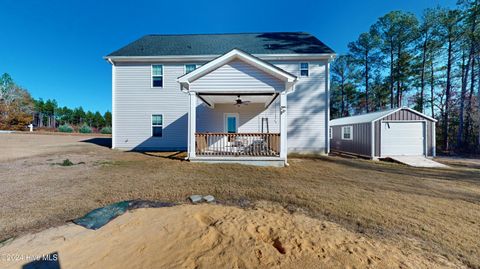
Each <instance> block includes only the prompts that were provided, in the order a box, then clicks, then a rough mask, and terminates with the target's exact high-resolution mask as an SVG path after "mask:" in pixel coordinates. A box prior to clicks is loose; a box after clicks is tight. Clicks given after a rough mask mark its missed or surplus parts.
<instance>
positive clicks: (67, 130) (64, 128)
mask: <svg viewBox="0 0 480 269" xmlns="http://www.w3.org/2000/svg"><path fill="white" fill-rule="evenodd" d="M58 131H59V132H62V133H71V132H73V128H72V126H70V125H68V124H64V125H60V126H58Z"/></svg>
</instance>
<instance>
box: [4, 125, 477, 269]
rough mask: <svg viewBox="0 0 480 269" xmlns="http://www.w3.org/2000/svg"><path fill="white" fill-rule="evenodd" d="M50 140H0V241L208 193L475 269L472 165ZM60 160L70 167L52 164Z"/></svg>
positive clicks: (23, 137) (98, 140) (79, 138)
mask: <svg viewBox="0 0 480 269" xmlns="http://www.w3.org/2000/svg"><path fill="white" fill-rule="evenodd" d="M57 137H58V136H54V135H49V136H48V135H29V134H0V149H3V148H7V153H8V154H7V155H8V156H6V157H5V155H4V156H2V157H0V159H1V160H2V162H1V163H0V227H1V230H0V240H1V239H7V238H9V237H12V236H18V235H20V234H22V233H26V232H31V231H38V230H41V229H44V228H47V227H51V226H55V225H61V224H64V223H65V222H67V221H69V220H71V219H74V218H76V217H79V216H82V215H83V214H85V213H86V212H88V211H90V210H92V209H94V208H97V207H99V206H102V205H106V204H109V203H112V202H115V201H120V200H127V199H150V200H162V201H174V202H185V201H186V197H187V196H189V195H191V194H212V195H214V196H215V197H217V198H218V199H219V200H220V201H222V202H224V203H228V204H248V201H250V202H254V201H257V200H268V201H273V202H277V203H279V204H281V205H283V206H285V207H286V208H287V209H289V210H292V211H294V210H299V211H303V212H305V214H308V215H310V216H313V217H316V218H319V219H324V220H329V221H333V222H336V223H339V224H341V225H342V226H344V227H346V228H347V229H349V230H352V231H355V232H359V233H362V234H364V235H365V236H368V237H372V238H375V239H379V240H386V241H391V242H394V243H395V244H397V245H398V246H399V247H400V249H401V250H402V251H405V252H408V251H412V248H411V246H412V244H413V245H415V247H418V248H421V249H423V251H424V252H425V255H426V256H428V255H429V253H430V254H432V253H436V254H440V255H443V256H445V257H447V258H448V259H449V260H451V261H454V262H458V263H462V264H463V265H466V266H468V267H472V268H480V243H479V242H480V241H479V238H480V237H479V236H480V169H479V168H480V167H478V166H476V165H465V163H462V165H459V160H454V161H452V160H449V159H445V160H444V161H445V162H446V163H449V164H451V165H452V168H450V169H420V168H410V167H406V166H403V165H398V164H393V163H380V162H374V161H366V160H352V159H343V158H338V157H318V158H290V159H289V163H290V166H289V167H287V168H270V167H253V166H244V165H220V164H201V163H189V162H186V161H181V156H178V155H175V154H168V153H135V152H119V151H115V150H110V149H109V148H108V147H104V146H99V145H97V144H98V143H104V144H108V143H106V142H108V141H107V140H108V138H105V137H104V138H90V137H85V136H62V137H61V138H57ZM81 141H86V142H81ZM92 142H94V143H92ZM25 144H27V145H28V147H25V146H22V145H25ZM8 149H10V151H8ZM16 149H18V150H22V153H21V154H16V153H15V152H16ZM23 151H27V153H25V152H23ZM28 152H31V154H29V153H28ZM17 155H18V156H17ZM172 155H173V156H172ZM65 159H69V160H70V161H71V162H72V163H73V165H71V166H62V165H59V163H62V162H63V161H64V160H65Z"/></svg>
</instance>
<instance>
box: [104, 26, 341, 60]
mask: <svg viewBox="0 0 480 269" xmlns="http://www.w3.org/2000/svg"><path fill="white" fill-rule="evenodd" d="M233 48H238V49H241V50H243V51H245V52H247V53H250V54H334V51H333V50H332V49H331V48H329V47H328V46H327V45H325V44H324V43H323V42H321V41H320V40H318V39H317V38H316V37H315V36H313V35H311V34H309V33H304V32H273V33H268V32H267V33H239V34H190V35H146V36H143V37H141V38H140V39H138V40H136V41H134V42H132V43H130V44H128V45H126V46H125V47H123V48H121V49H119V50H117V51H114V52H112V53H110V54H109V55H108V56H107V57H114V56H131V57H135V56H141V57H145V56H173V55H177V56H182V55H184V56H185V55H221V54H224V53H226V52H228V51H230V50H232V49H233Z"/></svg>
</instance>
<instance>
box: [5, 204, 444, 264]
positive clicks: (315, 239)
mask: <svg viewBox="0 0 480 269" xmlns="http://www.w3.org/2000/svg"><path fill="white" fill-rule="evenodd" d="M54 252H57V253H58V257H59V263H60V266H61V268H320V267H321V268H331V267H342V268H349V267H352V268H363V267H374V268H391V267H396V268H399V267H401V268H408V267H411V268H420V267H425V268H432V267H436V266H438V264H437V265H434V264H430V262H429V261H428V260H426V259H424V258H422V257H421V256H420V255H416V254H405V253H402V252H401V251H400V250H398V249H397V248H395V247H393V246H390V245H386V244H383V243H380V242H375V241H373V240H371V239H367V238H365V237H362V236H360V235H357V234H355V233H352V232H349V231H347V230H345V229H343V228H342V227H340V226H339V225H337V224H334V223H330V222H325V221H320V220H316V219H312V218H309V217H306V216H304V215H301V214H290V213H288V212H287V211H285V210H284V209H283V208H281V207H278V206H275V205H272V204H269V203H260V204H257V206H256V208H255V209H248V210H244V209H241V208H236V207H228V206H219V205H181V206H176V207H171V208H149V209H137V210H134V211H132V212H127V213H126V214H124V215H122V216H120V217H118V218H117V219H115V220H113V221H112V222H110V223H109V224H107V225H106V226H104V227H102V228H101V229H99V230H96V231H92V230H87V229H85V228H83V227H80V226H77V225H74V224H69V225H65V226H62V227H58V228H52V229H49V230H46V231H44V232H41V233H38V234H32V235H26V236H24V237H21V238H18V239H15V240H13V241H11V242H9V243H7V244H6V245H5V246H3V247H1V248H0V254H3V255H5V254H8V255H11V254H18V255H43V254H49V253H54ZM26 263H28V262H27V261H25V260H18V261H15V262H12V261H10V262H6V261H5V260H4V259H2V260H0V268H21V267H22V265H25V264H26Z"/></svg>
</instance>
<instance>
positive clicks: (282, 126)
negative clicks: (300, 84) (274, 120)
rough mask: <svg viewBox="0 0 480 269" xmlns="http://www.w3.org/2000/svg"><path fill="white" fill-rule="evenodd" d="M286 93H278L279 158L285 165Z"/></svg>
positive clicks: (286, 148)
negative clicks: (283, 160) (282, 159)
mask: <svg viewBox="0 0 480 269" xmlns="http://www.w3.org/2000/svg"><path fill="white" fill-rule="evenodd" d="M287 151H288V147H287V93H286V92H281V93H280V158H284V159H285V163H287Z"/></svg>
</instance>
